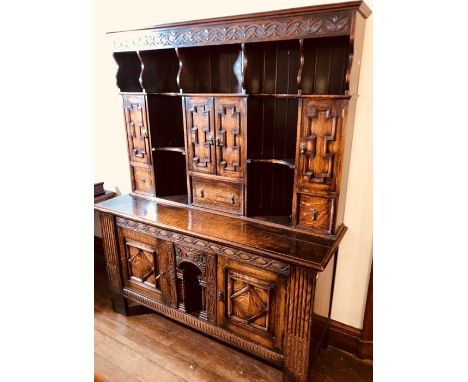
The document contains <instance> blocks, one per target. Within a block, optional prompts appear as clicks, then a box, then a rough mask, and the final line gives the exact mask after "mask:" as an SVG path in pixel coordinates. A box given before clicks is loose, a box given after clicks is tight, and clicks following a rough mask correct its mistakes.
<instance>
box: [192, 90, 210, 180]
mask: <svg viewBox="0 0 468 382" xmlns="http://www.w3.org/2000/svg"><path fill="white" fill-rule="evenodd" d="M213 119H214V118H213V98H212V97H185V120H186V130H187V131H186V133H187V149H188V152H187V161H188V168H189V170H190V171H195V172H200V173H205V174H215V173H216V159H215V155H216V154H215V132H214V121H213Z"/></svg>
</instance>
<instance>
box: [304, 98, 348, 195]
mask: <svg viewBox="0 0 468 382" xmlns="http://www.w3.org/2000/svg"><path fill="white" fill-rule="evenodd" d="M346 105H347V101H346V100H342V99H338V100H313V99H310V100H306V99H305V100H303V103H302V111H301V121H300V134H299V137H298V146H297V148H296V149H297V158H296V163H297V164H298V165H297V166H296V182H297V186H298V191H300V192H307V191H310V190H316V191H335V190H336V188H337V183H338V181H339V179H338V178H339V176H340V174H339V173H340V171H341V160H342V148H343V143H342V142H343V140H344V131H343V129H344V126H343V120H344V118H345V113H346V109H347V106H346Z"/></svg>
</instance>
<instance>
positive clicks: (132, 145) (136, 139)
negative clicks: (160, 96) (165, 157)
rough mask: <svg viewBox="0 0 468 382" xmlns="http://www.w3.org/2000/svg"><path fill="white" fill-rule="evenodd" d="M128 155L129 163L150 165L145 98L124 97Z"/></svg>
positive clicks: (137, 96) (140, 96)
mask: <svg viewBox="0 0 468 382" xmlns="http://www.w3.org/2000/svg"><path fill="white" fill-rule="evenodd" d="M123 103H124V112H125V124H126V127H127V141H128V153H129V156H130V161H131V162H136V163H144V164H148V165H150V164H151V162H152V161H151V147H150V138H149V128H148V121H147V116H146V102H145V96H142V95H124V96H123Z"/></svg>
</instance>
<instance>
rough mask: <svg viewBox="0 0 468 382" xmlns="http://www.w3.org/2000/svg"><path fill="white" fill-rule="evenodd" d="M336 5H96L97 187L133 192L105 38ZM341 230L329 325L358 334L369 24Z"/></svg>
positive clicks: (313, 0)
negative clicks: (161, 25)
mask: <svg viewBox="0 0 468 382" xmlns="http://www.w3.org/2000/svg"><path fill="white" fill-rule="evenodd" d="M334 2H339V1H317V0H288V1H279V0H269V1H252V0H239V1H236V2H220V1H196V2H195V1H186V0H184V1H180V0H177V1H169V2H164V3H163V2H159V1H154V0H145V1H138V0H134V1H131V2H128V1H122V0H112V1H111V0H95V47H94V51H95V107H96V108H95V132H94V140H95V147H94V149H95V161H94V164H95V165H94V173H95V181H96V182H97V181H104V185H105V187H106V189H110V190H114V191H118V192H121V193H122V194H125V193H128V192H130V174H129V170H128V162H127V148H126V141H125V139H126V138H125V133H124V125H123V114H122V113H123V112H122V107H121V98H120V96H119V95H118V94H117V93H118V89H117V87H116V85H115V72H116V65H115V63H114V60H113V58H112V50H111V46H110V43H109V40H108V39H107V38H106V36H105V32H108V31H113V30H123V29H127V28H138V27H146V26H150V25H154V24H158V23H166V22H173V21H185V20H194V19H200V18H208V17H217V16H227V15H236V14H243V13H251V12H261V11H269V10H275V9H285V8H293V7H300V6H308V5H314V4H324V3H334ZM162 4H163V5H162ZM368 4H369V3H368ZM369 5H372V4H371V3H370V4H369ZM345 224H346V225H347V226H348V232H347V234H346V236H345V238H344V239H343V242H342V244H341V247H340V256H339V261H338V269H337V274H336V284H335V298H334V303H333V311H332V318H333V319H334V320H337V321H340V322H343V323H345V324H348V325H352V326H354V327H357V328H361V327H362V319H363V313H364V308H365V301H366V293H367V282H368V278H369V273H370V264H371V261H372V16H371V17H370V18H369V19H368V21H367V25H366V35H365V42H364V54H363V58H362V64H361V78H360V84H359V98H358V103H357V113H356V124H355V129H354V138H353V151H352V155H351V168H350V176H349V184H348V196H347V201H346V211H345ZM98 231H99V227H98V226H96V229H95V232H98Z"/></svg>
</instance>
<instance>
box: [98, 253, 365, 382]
mask: <svg viewBox="0 0 468 382" xmlns="http://www.w3.org/2000/svg"><path fill="white" fill-rule="evenodd" d="M95 259H96V260H95V292H94V367H95V381H102V382H104V381H108V382H133V381H141V382H149V381H151V382H153V381H157V382H165V381H171V382H172V381H197V382H198V381H216V382H222V381H236V382H237V381H239V382H240V381H245V382H247V381H255V382H260V381H269V382H274V381H281V372H280V371H279V370H278V369H276V368H274V367H272V366H270V365H268V364H266V363H264V362H262V361H260V360H257V359H255V358H252V357H250V356H248V355H245V354H243V353H241V352H240V351H237V350H235V349H233V348H230V347H228V346H226V345H224V344H221V343H220V342H217V341H215V340H212V339H210V338H207V337H205V336H203V335H201V334H199V333H197V332H195V331H193V330H191V329H189V328H186V327H184V326H181V325H180V324H176V323H175V322H173V321H171V320H169V319H167V318H164V317H162V316H160V315H158V314H155V313H150V314H144V315H140V316H133V317H125V316H122V315H120V314H117V313H114V312H113V311H112V309H111V305H110V302H109V299H108V298H107V295H108V289H107V279H106V274H105V267H104V264H103V261H102V254H100V253H96V254H95ZM311 380H312V381H315V382H334V381H343V382H367V381H372V364H371V363H370V362H365V361H360V360H358V359H357V358H355V357H353V356H351V355H349V354H347V353H344V352H341V351H339V350H336V349H334V348H332V347H328V349H327V350H326V351H322V352H321V354H320V356H319V357H318V359H317V360H316V362H315V364H314V366H313V370H312V375H311Z"/></svg>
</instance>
